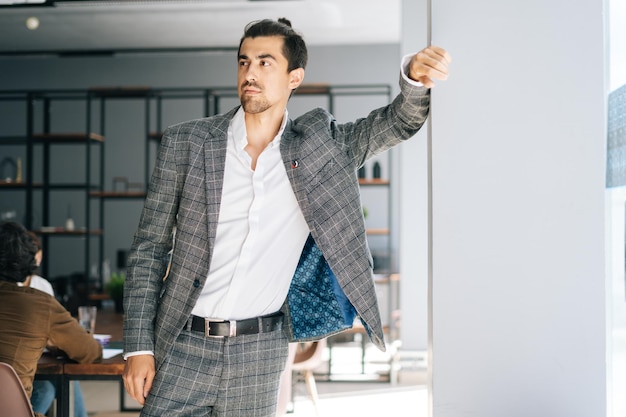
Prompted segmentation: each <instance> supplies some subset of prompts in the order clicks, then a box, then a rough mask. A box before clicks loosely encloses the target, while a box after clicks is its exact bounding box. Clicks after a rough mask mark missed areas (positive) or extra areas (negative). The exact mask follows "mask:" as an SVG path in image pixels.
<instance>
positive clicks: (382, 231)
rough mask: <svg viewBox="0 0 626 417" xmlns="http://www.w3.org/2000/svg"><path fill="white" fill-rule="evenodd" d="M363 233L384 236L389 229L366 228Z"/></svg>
mask: <svg viewBox="0 0 626 417" xmlns="http://www.w3.org/2000/svg"><path fill="white" fill-rule="evenodd" d="M365 233H367V234H368V235H376V236H384V235H388V234H389V229H385V228H381V229H367V230H365Z"/></svg>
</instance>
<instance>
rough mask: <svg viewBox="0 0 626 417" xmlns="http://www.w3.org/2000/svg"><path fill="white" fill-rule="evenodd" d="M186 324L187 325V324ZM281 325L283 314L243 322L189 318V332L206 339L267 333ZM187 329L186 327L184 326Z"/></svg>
mask: <svg viewBox="0 0 626 417" xmlns="http://www.w3.org/2000/svg"><path fill="white" fill-rule="evenodd" d="M187 324H188V323H187ZM282 324H283V313H280V312H278V313H274V314H270V315H267V316H260V317H255V318H252V319H245V320H230V321H229V320H215V319H209V318H204V317H198V316H191V330H192V331H194V332H201V333H204V335H205V336H207V337H234V336H239V335H242V334H257V333H267V332H271V331H274V330H279V329H280V328H281V326H282ZM185 329H187V325H185Z"/></svg>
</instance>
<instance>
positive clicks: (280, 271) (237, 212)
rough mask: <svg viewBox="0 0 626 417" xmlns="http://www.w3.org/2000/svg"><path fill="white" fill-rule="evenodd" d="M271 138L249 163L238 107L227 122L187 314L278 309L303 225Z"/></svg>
mask: <svg viewBox="0 0 626 417" xmlns="http://www.w3.org/2000/svg"><path fill="white" fill-rule="evenodd" d="M286 121H287V111H286V110H285V115H284V117H283V122H282V124H281V128H280V130H279V132H278V134H277V135H276V137H274V139H273V140H272V141H271V142H270V143H269V144H268V145H267V147H266V148H265V149H264V150H263V151H262V152H261V154H260V155H259V156H258V159H257V162H256V168H255V169H254V170H252V168H251V164H252V158H251V157H250V155H249V154H248V153H247V152H246V150H245V148H246V146H247V145H248V141H247V134H246V124H245V120H244V112H243V109H242V108H240V109H239V111H237V113H236V114H235V117H233V120H232V121H231V123H230V126H229V129H228V145H227V151H226V167H225V171H224V184H223V189H222V202H221V205H220V215H219V220H218V224H217V234H216V237H215V245H214V249H213V257H212V258H211V266H210V269H209V273H208V277H207V280H206V283H205V285H204V288H203V289H202V293H201V294H200V297H199V299H198V301H197V302H196V305H195V307H194V309H193V310H192V314H194V315H196V316H200V317H209V318H215V319H224V320H229V319H230V320H241V319H246V318H251V317H256V316H261V315H265V314H271V313H274V312H276V311H278V310H279V309H280V307H281V306H282V304H283V302H284V301H285V298H286V297H287V292H288V291H289V285H290V283H291V278H292V277H293V274H294V272H295V270H296V266H297V265H298V261H299V259H300V254H301V253H302V248H303V247H304V243H305V242H306V239H307V237H308V235H309V228H308V226H307V224H306V221H305V220H304V216H303V215H302V211H301V210H300V207H299V206H298V202H297V200H296V197H295V195H294V193H293V190H292V188H291V184H290V183H289V179H288V178H287V172H286V171H285V166H284V164H283V160H282V157H281V155H280V139H281V135H282V133H283V130H284V128H285V124H286Z"/></svg>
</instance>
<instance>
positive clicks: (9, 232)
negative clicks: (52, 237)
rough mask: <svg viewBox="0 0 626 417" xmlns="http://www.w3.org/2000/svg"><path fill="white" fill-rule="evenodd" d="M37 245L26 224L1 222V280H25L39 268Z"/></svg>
mask: <svg viewBox="0 0 626 417" xmlns="http://www.w3.org/2000/svg"><path fill="white" fill-rule="evenodd" d="M36 253H37V246H35V243H34V242H33V239H32V238H31V237H30V236H29V235H28V231H27V230H26V228H24V226H22V225H21V224H19V223H16V222H5V223H2V224H0V280H3V281H11V282H24V280H25V279H26V278H27V277H28V276H29V275H32V273H33V272H35V270H36V269H37V264H36V262H35V254H36Z"/></svg>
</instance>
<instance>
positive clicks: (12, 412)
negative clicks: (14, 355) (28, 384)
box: [0, 362, 35, 417]
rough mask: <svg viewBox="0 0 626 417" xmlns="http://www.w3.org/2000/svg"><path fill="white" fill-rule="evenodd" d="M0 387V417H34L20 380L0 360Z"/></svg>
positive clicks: (13, 371)
mask: <svg viewBox="0 0 626 417" xmlns="http://www.w3.org/2000/svg"><path fill="white" fill-rule="evenodd" d="M0 387H2V389H0V417H35V413H34V412H33V407H31V405H30V399H29V398H28V396H27V395H26V391H24V386H22V381H20V378H19V377H18V376H17V374H16V373H15V369H13V367H12V366H11V365H9V364H8V363H4V362H0Z"/></svg>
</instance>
